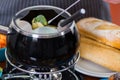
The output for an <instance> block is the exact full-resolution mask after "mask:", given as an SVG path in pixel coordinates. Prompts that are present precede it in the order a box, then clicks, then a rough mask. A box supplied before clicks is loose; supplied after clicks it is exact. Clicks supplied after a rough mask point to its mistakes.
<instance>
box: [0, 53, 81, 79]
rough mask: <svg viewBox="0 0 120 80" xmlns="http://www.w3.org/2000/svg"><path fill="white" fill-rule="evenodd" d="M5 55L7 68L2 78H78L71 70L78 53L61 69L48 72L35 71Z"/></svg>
mask: <svg viewBox="0 0 120 80" xmlns="http://www.w3.org/2000/svg"><path fill="white" fill-rule="evenodd" d="M5 56H6V59H7V68H9V69H6V73H7V74H4V75H3V76H2V80H14V79H15V80H68V79H69V80H80V79H79V78H78V77H77V76H76V74H75V73H74V70H72V68H73V67H74V65H75V64H76V62H77V61H78V59H79V53H77V54H76V56H74V58H73V59H72V60H71V61H70V62H69V63H68V64H67V65H63V66H61V70H58V71H56V70H54V69H51V71H50V72H39V71H38V72H37V71H36V70H35V69H34V68H26V67H25V66H23V65H21V64H19V63H17V62H14V61H12V59H10V57H9V56H8V55H7V53H5ZM41 69H42V68H41Z"/></svg>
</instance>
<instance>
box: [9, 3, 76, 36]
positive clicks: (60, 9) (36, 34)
mask: <svg viewBox="0 0 120 80" xmlns="http://www.w3.org/2000/svg"><path fill="white" fill-rule="evenodd" d="M39 8H44V9H53V10H54V9H57V10H59V11H63V10H64V9H62V8H59V7H55V6H49V5H38V6H30V7H27V8H24V9H22V10H20V11H18V12H17V13H16V15H15V16H14V17H13V19H12V24H11V25H10V27H12V28H14V29H15V30H16V31H17V32H18V33H21V34H23V35H25V36H30V37H35V38H51V37H58V36H62V35H64V34H66V33H67V32H69V31H70V30H71V28H73V27H74V26H75V21H73V22H71V24H70V27H71V28H69V27H67V28H65V29H63V30H61V31H59V32H58V33H50V34H40V33H33V32H28V31H25V30H23V29H21V28H20V27H19V26H18V25H17V23H16V17H17V16H18V15H19V14H20V13H22V12H23V11H26V10H29V11H30V10H39ZM65 13H66V14H67V15H68V16H71V14H70V13H69V12H68V11H65ZM13 24H14V25H13Z"/></svg>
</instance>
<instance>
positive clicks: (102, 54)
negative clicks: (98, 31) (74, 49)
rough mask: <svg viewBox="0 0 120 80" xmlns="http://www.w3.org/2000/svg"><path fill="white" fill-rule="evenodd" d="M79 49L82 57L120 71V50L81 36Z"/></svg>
mask: <svg viewBox="0 0 120 80" xmlns="http://www.w3.org/2000/svg"><path fill="white" fill-rule="evenodd" d="M79 51H80V55H81V57H82V58H84V59H87V60H89V61H92V62H94V63H96V64H99V65H101V66H103V67H105V68H108V69H110V70H112V71H117V72H120V50H118V49H115V48H112V47H110V46H106V45H104V44H101V43H99V42H97V41H95V40H92V39H90V38H86V37H83V36H81V38H80V47H79Z"/></svg>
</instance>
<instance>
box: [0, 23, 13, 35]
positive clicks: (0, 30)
mask: <svg viewBox="0 0 120 80" xmlns="http://www.w3.org/2000/svg"><path fill="white" fill-rule="evenodd" d="M12 33H13V32H11V31H10V29H9V27H6V26H2V25H0V34H5V35H7V34H12Z"/></svg>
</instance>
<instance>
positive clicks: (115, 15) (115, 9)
mask: <svg viewBox="0 0 120 80" xmlns="http://www.w3.org/2000/svg"><path fill="white" fill-rule="evenodd" d="M119 8H120V4H110V9H111V10H110V11H111V16H112V22H113V23H115V24H118V25H120V9H119Z"/></svg>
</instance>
